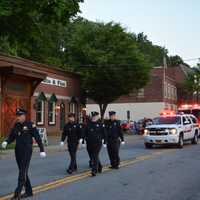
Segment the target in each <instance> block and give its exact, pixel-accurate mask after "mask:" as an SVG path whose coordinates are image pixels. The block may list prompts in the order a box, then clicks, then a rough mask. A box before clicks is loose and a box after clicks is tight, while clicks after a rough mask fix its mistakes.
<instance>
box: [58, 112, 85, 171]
mask: <svg viewBox="0 0 200 200" xmlns="http://www.w3.org/2000/svg"><path fill="white" fill-rule="evenodd" d="M68 120H69V121H68V123H67V124H66V125H65V126H64V129H63V133H62V137H61V142H60V145H61V146H64V142H65V139H66V137H67V146H68V151H69V155H70V159H71V161H70V165H69V167H68V169H67V173H68V174H72V173H73V172H75V171H77V162H76V154H77V150H78V144H79V143H80V144H81V143H82V136H83V135H82V125H80V124H78V123H77V122H76V120H75V114H74V113H69V115H68Z"/></svg>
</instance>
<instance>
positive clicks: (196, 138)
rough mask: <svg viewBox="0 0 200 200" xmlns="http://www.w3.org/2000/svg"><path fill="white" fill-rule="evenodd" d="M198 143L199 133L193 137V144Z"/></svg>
mask: <svg viewBox="0 0 200 200" xmlns="http://www.w3.org/2000/svg"><path fill="white" fill-rule="evenodd" d="M197 143H198V134H196V133H195V135H194V138H193V139H192V144H197Z"/></svg>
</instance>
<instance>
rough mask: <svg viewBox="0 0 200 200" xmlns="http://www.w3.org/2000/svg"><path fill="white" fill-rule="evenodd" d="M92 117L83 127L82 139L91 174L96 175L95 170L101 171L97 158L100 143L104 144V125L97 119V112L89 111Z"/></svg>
mask: <svg viewBox="0 0 200 200" xmlns="http://www.w3.org/2000/svg"><path fill="white" fill-rule="evenodd" d="M91 116H92V119H91V120H90V121H89V122H88V124H87V125H86V127H85V135H84V139H85V140H86V143H87V151H88V155H89V157H90V161H91V168H92V172H91V173H92V176H96V174H97V172H98V173H101V172H102V165H101V162H100V160H99V153H100V151H101V147H102V143H103V144H104V146H105V145H106V132H105V126H104V124H103V123H101V121H100V119H99V113H98V112H92V113H91Z"/></svg>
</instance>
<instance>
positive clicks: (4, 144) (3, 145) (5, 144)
mask: <svg viewBox="0 0 200 200" xmlns="http://www.w3.org/2000/svg"><path fill="white" fill-rule="evenodd" d="M7 145H8V142H6V141H4V142H3V143H2V144H1V146H2V148H3V149H6V147H7Z"/></svg>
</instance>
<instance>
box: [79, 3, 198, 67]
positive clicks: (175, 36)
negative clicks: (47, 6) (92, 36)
mask: <svg viewBox="0 0 200 200" xmlns="http://www.w3.org/2000/svg"><path fill="white" fill-rule="evenodd" d="M81 11H82V13H81V16H82V17H84V18H87V19H89V20H92V21H103V22H110V21H114V22H120V23H121V24H122V25H123V26H124V27H126V28H127V30H128V31H131V32H135V33H140V32H144V33H145V34H146V35H147V36H148V38H149V39H150V40H151V41H153V43H154V44H157V45H160V46H164V47H166V48H167V49H168V50H169V55H180V56H181V57H182V58H183V59H184V60H185V61H186V63H188V64H190V65H191V66H193V65H195V64H196V63H197V61H198V60H192V61H188V60H190V59H193V58H200V0H85V1H84V3H82V4H81Z"/></svg>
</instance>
